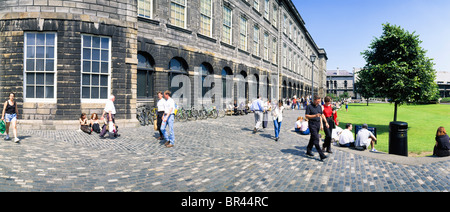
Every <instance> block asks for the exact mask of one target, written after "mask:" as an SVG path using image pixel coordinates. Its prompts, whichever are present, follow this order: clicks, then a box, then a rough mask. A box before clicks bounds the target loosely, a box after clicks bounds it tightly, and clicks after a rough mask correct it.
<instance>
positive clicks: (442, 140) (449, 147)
mask: <svg viewBox="0 0 450 212" xmlns="http://www.w3.org/2000/svg"><path fill="white" fill-rule="evenodd" d="M449 140H450V138H449V137H448V135H447V132H446V131H445V129H444V127H439V128H438V130H437V132H436V145H435V146H434V151H433V155H435V156H438V157H447V156H450V141H449Z"/></svg>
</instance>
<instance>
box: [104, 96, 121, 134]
mask: <svg viewBox="0 0 450 212" xmlns="http://www.w3.org/2000/svg"><path fill="white" fill-rule="evenodd" d="M115 100H116V97H115V96H114V95H112V94H111V96H110V97H109V99H108V100H107V101H106V104H105V108H104V109H103V113H102V117H101V118H100V120H102V121H103V119H104V117H105V114H106V115H107V116H106V120H107V124H108V125H109V123H110V122H112V123H114V127H115V123H116V121H115V115H116V107H115V106H114V101H115ZM104 129H105V130H102V132H101V133H100V138H103V136H104V135H105V133H106V127H105V128H104ZM110 131H112V130H111V129H110ZM113 131H114V136H117V132H116V130H115V129H113Z"/></svg>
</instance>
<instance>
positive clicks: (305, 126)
mask: <svg viewBox="0 0 450 212" xmlns="http://www.w3.org/2000/svg"><path fill="white" fill-rule="evenodd" d="M302 119H303V117H302ZM301 123H302V125H301V127H300V134H301V135H309V133H310V132H309V127H308V119H307V118H305V119H304V120H303V121H301Z"/></svg>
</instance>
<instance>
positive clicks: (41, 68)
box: [36, 59, 44, 71]
mask: <svg viewBox="0 0 450 212" xmlns="http://www.w3.org/2000/svg"><path fill="white" fill-rule="evenodd" d="M36 71H44V59H38V60H36Z"/></svg>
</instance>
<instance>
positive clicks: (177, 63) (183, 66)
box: [169, 57, 188, 94]
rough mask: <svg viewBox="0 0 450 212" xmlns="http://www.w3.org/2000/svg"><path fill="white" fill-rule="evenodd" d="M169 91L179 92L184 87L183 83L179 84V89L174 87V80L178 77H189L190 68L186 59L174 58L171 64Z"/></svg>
mask: <svg viewBox="0 0 450 212" xmlns="http://www.w3.org/2000/svg"><path fill="white" fill-rule="evenodd" d="M169 70H170V72H169V90H170V91H171V92H172V94H173V93H175V92H176V91H178V90H179V89H180V88H181V87H183V82H180V83H179V84H178V87H176V86H175V87H172V80H173V78H174V77H175V76H177V75H186V76H187V75H188V71H187V70H188V66H187V63H186V61H185V60H184V59H182V58H179V57H175V58H172V59H171V60H170V62H169Z"/></svg>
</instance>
